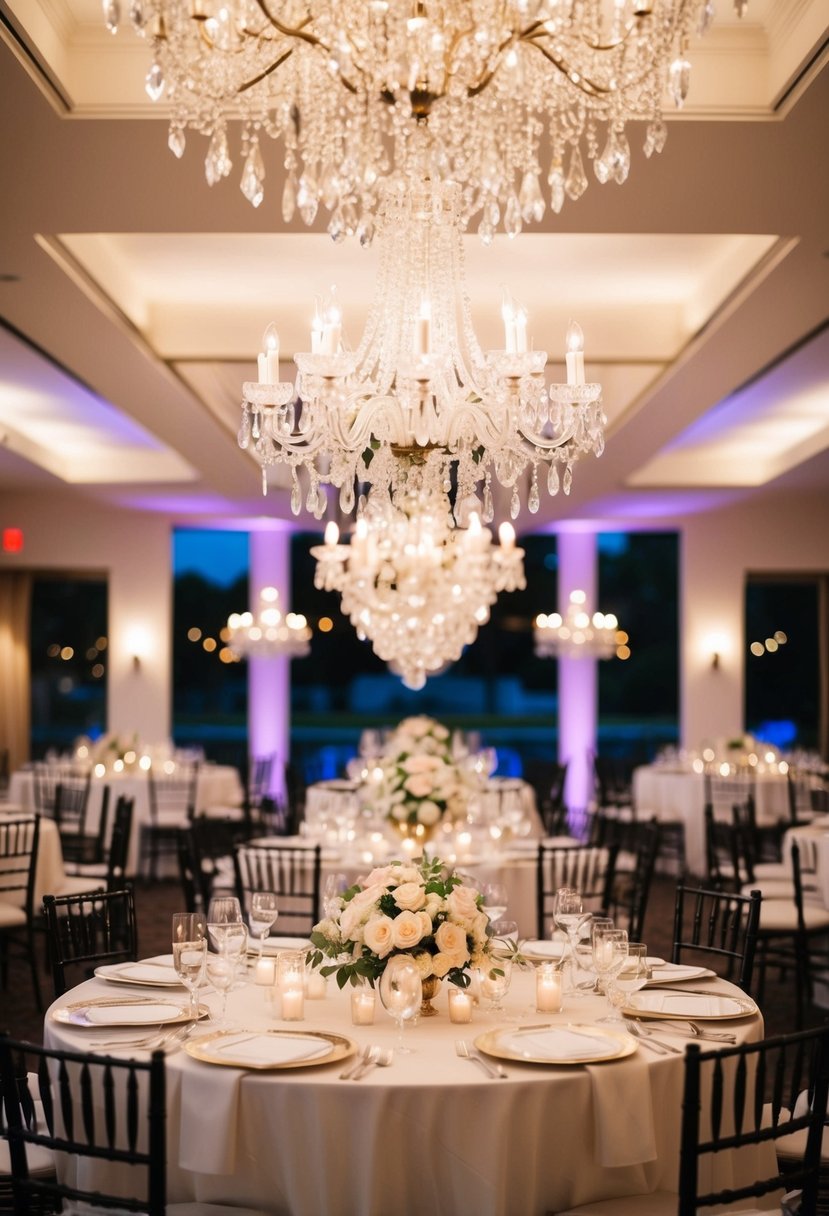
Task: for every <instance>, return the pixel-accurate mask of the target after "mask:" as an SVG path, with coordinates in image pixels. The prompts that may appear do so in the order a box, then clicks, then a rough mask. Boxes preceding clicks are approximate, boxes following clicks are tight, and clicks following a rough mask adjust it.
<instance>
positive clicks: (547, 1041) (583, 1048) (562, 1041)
mask: <svg viewBox="0 0 829 1216" xmlns="http://www.w3.org/2000/svg"><path fill="white" fill-rule="evenodd" d="M501 1041H502V1043H504V1044H506V1045H508V1046H509V1047H510V1049H511V1050H512V1051H517V1052H520V1053H521V1054H522V1055H525V1056H526V1057H527V1058H528V1059H530V1058H532V1059H536V1060H584V1059H595V1057H596V1056H614V1055H616V1054H617V1052H618V1050H619V1044H618V1042H617V1041H616V1040H615V1039H608V1038H605V1037H604V1036H603V1035H591V1034H582V1033H581V1032H580V1031H577V1030H568V1029H567V1027H566V1026H561V1027H559V1026H556V1027H554V1028H553V1029H551V1030H545V1031H537V1032H535V1033H529V1034H520V1033H518V1034H514V1035H505V1036H504V1038H503V1039H502V1040H501Z"/></svg>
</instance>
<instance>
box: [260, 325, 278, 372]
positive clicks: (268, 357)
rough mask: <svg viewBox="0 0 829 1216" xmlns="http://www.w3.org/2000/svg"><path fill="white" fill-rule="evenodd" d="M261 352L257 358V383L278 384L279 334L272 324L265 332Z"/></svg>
mask: <svg viewBox="0 0 829 1216" xmlns="http://www.w3.org/2000/svg"><path fill="white" fill-rule="evenodd" d="M262 346H263V352H262V354H260V356H259V383H260V384H278V383H279V333H278V332H277V328H276V326H275V325H274V324H270V325H269V326H268V328H267V329H266V330H265V336H264V338H263V339H262Z"/></svg>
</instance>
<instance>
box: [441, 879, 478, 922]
mask: <svg viewBox="0 0 829 1216" xmlns="http://www.w3.org/2000/svg"><path fill="white" fill-rule="evenodd" d="M446 903H447V905H448V907H449V911H450V913H451V914H452V916H455V917H457V919H458V920H468V921H471V920H472V919H473V917H475V916H476V915H477V913H478V911H479V908H478V892H477V891H476V890H475V888H474V887H467V886H465V885H462V886H459V887H453V888H452V890H451V891H450V892H449V894H448V895H447V897H446Z"/></svg>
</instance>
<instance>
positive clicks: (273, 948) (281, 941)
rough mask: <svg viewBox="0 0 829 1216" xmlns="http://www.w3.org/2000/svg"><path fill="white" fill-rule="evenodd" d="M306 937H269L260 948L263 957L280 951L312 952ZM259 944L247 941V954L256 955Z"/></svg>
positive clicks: (311, 946) (310, 944)
mask: <svg viewBox="0 0 829 1216" xmlns="http://www.w3.org/2000/svg"><path fill="white" fill-rule="evenodd" d="M313 948H314V947H313V945H312V943H311V942H309V941H308V938H307V937H273V936H272V937H269V938H268V940H267V941H266V942H265V945H264V946H263V948H262V953H263V954H264V955H271V954H279V952H280V951H281V950H313ZM258 953H259V942H258V941H250V940H249V941H248V954H254V955H258Z"/></svg>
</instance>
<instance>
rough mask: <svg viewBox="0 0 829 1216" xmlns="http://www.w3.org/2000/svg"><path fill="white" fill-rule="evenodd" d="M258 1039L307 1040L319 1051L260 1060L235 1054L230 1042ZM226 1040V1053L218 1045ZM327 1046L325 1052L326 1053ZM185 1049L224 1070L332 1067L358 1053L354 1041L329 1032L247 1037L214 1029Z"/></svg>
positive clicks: (282, 1032) (268, 1032) (267, 1032)
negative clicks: (331, 1065) (328, 1065)
mask: <svg viewBox="0 0 829 1216" xmlns="http://www.w3.org/2000/svg"><path fill="white" fill-rule="evenodd" d="M259 1038H263V1039H266V1038H274V1039H287V1040H293V1041H296V1040H299V1039H308V1040H309V1041H314V1042H316V1043H318V1044H319V1046H320V1048H321V1050H319V1051H317V1052H315V1053H313V1054H309V1055H307V1056H299V1057H294V1058H293V1059H286V1060H260V1061H256V1060H253V1059H251V1057H250V1056H249V1055H246V1054H245V1053H244V1052H242V1051H240V1052H239V1053H234V1051H233V1043H232V1040H234V1039H236V1040H238V1046H239V1047H240V1048H243V1047H245V1046H246V1044H247V1043H248V1042H249V1041H250V1040H252V1039H259ZM227 1040H231V1043H230V1045H229V1046H228V1047H227V1048H226V1049H225V1050H221V1051H220V1046H221V1044H222V1043H223V1042H226V1041H227ZM326 1045H327V1047H328V1050H325V1047H326ZM184 1050H185V1051H186V1052H187V1054H188V1055H191V1056H192V1057H193V1059H194V1060H201V1061H202V1063H203V1064H222V1065H224V1067H225V1068H253V1069H259V1070H266V1069H267V1070H273V1069H283V1068H311V1067H312V1066H314V1065H317V1064H333V1063H335V1062H336V1061H337V1060H344V1059H345V1058H346V1056H350V1055H353V1054H354V1052H355V1051H356V1050H357V1044H356V1043H355V1042H354V1040H353V1039H348V1038H346V1036H345V1035H342V1034H334V1033H333V1032H332V1031H328V1030H259V1031H251V1032H250V1033H249V1034H247V1035H246V1034H245V1032H244V1031H239V1030H217V1031H216V1032H215V1033H214V1034H205V1035H202V1036H201V1037H200V1038H198V1039H194V1040H191V1041H190V1042H188V1043H185V1044H184Z"/></svg>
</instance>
